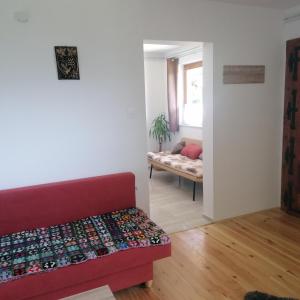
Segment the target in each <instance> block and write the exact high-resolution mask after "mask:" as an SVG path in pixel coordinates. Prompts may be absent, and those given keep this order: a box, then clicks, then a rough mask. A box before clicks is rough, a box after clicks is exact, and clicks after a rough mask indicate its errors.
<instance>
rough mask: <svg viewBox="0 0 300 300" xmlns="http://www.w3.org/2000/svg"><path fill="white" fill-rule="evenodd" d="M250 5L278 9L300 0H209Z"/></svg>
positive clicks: (287, 7) (299, 3)
mask: <svg viewBox="0 0 300 300" xmlns="http://www.w3.org/2000/svg"><path fill="white" fill-rule="evenodd" d="M211 1H219V2H227V3H235V4H243V5H251V6H263V7H270V8H278V9H289V8H292V7H294V6H297V5H300V0H211Z"/></svg>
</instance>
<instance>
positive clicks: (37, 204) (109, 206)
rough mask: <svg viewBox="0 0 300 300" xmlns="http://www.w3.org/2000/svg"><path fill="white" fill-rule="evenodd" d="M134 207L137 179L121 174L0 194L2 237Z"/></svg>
mask: <svg viewBox="0 0 300 300" xmlns="http://www.w3.org/2000/svg"><path fill="white" fill-rule="evenodd" d="M128 207H135V179H134V175H133V174H132V173H122V174H114V175H106V176H99V177H92V178H86V179H79V180H72V181H63V182H57V183H50V184H43V185H37V186H31V187H25V188H17V189H10V190H3V191H0V235H4V234H7V233H12V232H18V231H21V230H24V229H33V228H38V227H42V226H50V225H54V224H61V223H66V222H69V221H72V220H77V219H80V218H83V217H88V216H93V215H99V214H102V213H107V212H110V211H114V210H118V209H124V208H128Z"/></svg>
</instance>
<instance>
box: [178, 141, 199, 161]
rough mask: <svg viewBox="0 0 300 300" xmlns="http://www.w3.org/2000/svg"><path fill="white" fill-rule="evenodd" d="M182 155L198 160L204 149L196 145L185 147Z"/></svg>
mask: <svg viewBox="0 0 300 300" xmlns="http://www.w3.org/2000/svg"><path fill="white" fill-rule="evenodd" d="M180 153H181V155H184V156H187V157H189V158H191V159H197V158H199V155H200V154H201V153H202V148H201V147H200V146H199V145H196V144H189V145H187V146H185V147H184V148H183V149H182V150H181V152H180Z"/></svg>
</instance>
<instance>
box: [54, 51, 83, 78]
mask: <svg viewBox="0 0 300 300" xmlns="http://www.w3.org/2000/svg"><path fill="white" fill-rule="evenodd" d="M54 50H55V55H56V64H57V74H58V79H59V80H63V79H73V80H79V79H80V76H79V65H78V54H77V47H67V46H55V47H54Z"/></svg>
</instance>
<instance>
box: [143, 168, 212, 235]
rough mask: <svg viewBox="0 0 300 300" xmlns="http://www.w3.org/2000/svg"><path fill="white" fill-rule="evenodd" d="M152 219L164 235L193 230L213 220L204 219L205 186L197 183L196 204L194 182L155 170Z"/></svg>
mask: <svg viewBox="0 0 300 300" xmlns="http://www.w3.org/2000/svg"><path fill="white" fill-rule="evenodd" d="M149 190H150V217H151V219H152V220H153V221H154V222H155V223H156V224H158V225H159V226H161V227H162V228H163V229H164V230H165V232H167V233H174V232H178V231H183V230H187V229H192V228H195V227H197V226H200V225H204V224H208V223H210V221H209V220H208V219H206V218H204V217H203V216H202V202H203V191H202V183H197V189H196V198H195V200H196V201H193V183H192V182H191V181H190V180H187V179H185V178H181V181H180V184H179V181H178V176H176V175H174V174H170V173H168V172H164V171H156V170H153V174H152V179H150V180H149Z"/></svg>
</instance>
